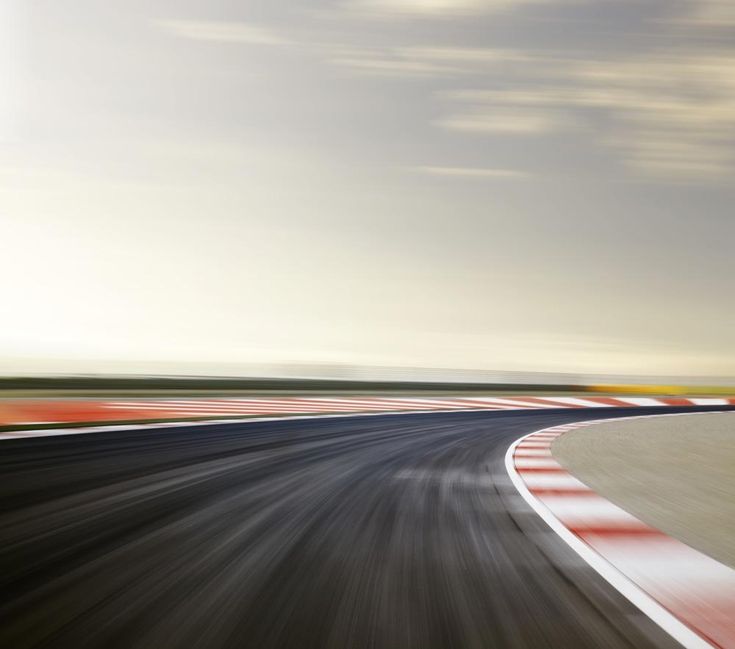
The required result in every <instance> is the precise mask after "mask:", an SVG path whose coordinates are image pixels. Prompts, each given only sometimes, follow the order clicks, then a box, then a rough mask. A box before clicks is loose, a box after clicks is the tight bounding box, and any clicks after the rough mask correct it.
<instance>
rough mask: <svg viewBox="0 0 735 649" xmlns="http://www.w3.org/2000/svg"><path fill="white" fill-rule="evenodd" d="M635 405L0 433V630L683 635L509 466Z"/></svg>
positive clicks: (525, 638)
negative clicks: (563, 527)
mask: <svg viewBox="0 0 735 649" xmlns="http://www.w3.org/2000/svg"><path fill="white" fill-rule="evenodd" d="M676 410H677V409H676V408H656V409H653V410H652V412H657V413H663V412H673V411H676ZM690 410H691V409H690ZM645 412H646V410H645V409H640V408H638V409H635V410H627V409H614V410H613V409H607V410H606V409H599V410H595V411H592V410H589V409H580V410H564V411H545V412H541V411H538V410H535V411H520V412H495V413H489V412H480V413H449V414H425V413H421V414H412V415H398V416H395V415H387V416H372V417H354V418H328V419H312V420H297V421H280V422H262V423H242V424H240V423H238V424H228V425H218V426H209V427H197V428H191V427H189V428H187V427H186V426H182V427H180V428H171V429H162V430H150V431H132V432H120V433H100V434H90V435H76V436H68V437H44V438H35V439H27V440H13V441H5V442H2V443H0V481H1V482H0V486H1V488H0V597H1V598H2V600H1V601H0V647H3V648H5V647H7V648H8V649H11V648H12V649H23V648H26V647H45V648H55V647H73V648H74V649H82V648H86V647H95V648H100V649H102V648H104V649H114V648H126V649H127V648H131V647H135V648H138V647H145V648H150V649H166V648H169V647H177V648H178V647H181V648H186V649H189V648H200V647H202V648H204V647H207V648H209V647H214V648H219V647H256V648H258V649H265V648H269V647H294V648H298V649H311V648H320V649H321V648H332V647H339V648H356V649H360V648H368V647H374V648H381V649H409V648H414V647H415V648H421V649H432V648H437V649H440V648H441V649H451V648H458V649H459V648H462V649H474V648H476V647H477V648H480V647H482V648H483V649H487V648H489V647H524V648H533V649H536V648H541V647H554V648H564V649H573V648H576V647H591V648H592V647H594V648H605V647H630V648H633V647H634V648H636V649H645V648H647V647H670V646H677V645H675V643H674V642H673V641H671V640H670V639H668V636H666V635H665V634H664V633H663V632H662V631H660V630H658V628H657V627H655V626H654V625H653V624H652V623H651V622H650V621H648V619H647V618H645V617H644V616H643V615H642V614H640V613H639V612H638V611H637V610H636V609H635V608H634V607H633V606H632V605H630V604H629V603H628V602H627V601H626V600H624V599H623V598H622V597H621V596H619V595H618V594H617V593H616V591H614V590H613V589H612V588H611V587H609V586H608V585H607V584H606V583H605V582H604V581H603V580H602V579H601V578H599V577H598V576H597V575H596V573H594V572H593V571H592V570H591V569H590V568H588V567H587V566H586V564H584V563H582V562H581V560H579V559H578V558H577V557H576V555H575V554H574V553H572V552H571V550H569V549H568V548H567V547H566V546H565V545H564V544H563V543H562V542H561V541H560V540H559V539H558V538H557V537H556V535H555V534H554V533H553V532H551V531H549V530H548V528H546V527H545V525H544V524H543V523H542V522H541V521H540V519H538V518H537V517H536V515H535V514H534V513H533V512H532V511H531V510H530V509H529V508H528V507H527V505H526V504H525V503H524V502H523V501H522V499H521V498H520V496H518V495H517V493H516V491H515V489H514V488H513V487H512V485H511V484H510V481H509V479H508V477H507V475H506V472H505V467H504V464H503V459H504V455H505V452H506V449H507V447H508V445H509V444H510V443H511V442H512V441H514V440H515V439H517V438H518V437H520V436H521V435H523V434H525V433H527V432H531V431H533V430H536V429H539V428H543V427H545V426H550V425H554V424H559V423H562V422H568V421H574V420H583V419H591V418H597V417H611V416H612V417H615V416H625V415H630V414H643V413H645Z"/></svg>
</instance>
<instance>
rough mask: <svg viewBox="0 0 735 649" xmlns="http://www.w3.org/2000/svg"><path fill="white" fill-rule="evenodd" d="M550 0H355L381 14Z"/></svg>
mask: <svg viewBox="0 0 735 649" xmlns="http://www.w3.org/2000/svg"><path fill="white" fill-rule="evenodd" d="M544 1H548V0H351V1H350V2H347V3H346V5H347V7H348V8H350V9H352V10H353V11H356V12H359V13H363V14H367V15H374V16H380V17H400V16H412V15H413V16H416V15H419V16H438V17H441V16H451V15H455V16H463V15H476V14H484V13H492V12H496V11H504V10H507V9H515V8H517V7H519V6H523V5H529V4H539V3H542V2H544Z"/></svg>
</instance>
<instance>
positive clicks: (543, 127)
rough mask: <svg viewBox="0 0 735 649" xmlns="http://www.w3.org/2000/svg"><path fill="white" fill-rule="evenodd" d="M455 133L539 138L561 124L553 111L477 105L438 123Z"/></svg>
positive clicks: (522, 107)
mask: <svg viewBox="0 0 735 649" xmlns="http://www.w3.org/2000/svg"><path fill="white" fill-rule="evenodd" d="M436 123H437V125H439V126H441V127H443V128H446V129H449V130H453V131H470V132H475V133H495V134H499V135H539V134H541V133H549V132H551V131H554V130H557V129H558V128H560V126H561V123H562V120H561V119H560V118H559V116H558V115H557V114H556V112H555V111H554V110H553V109H548V108H543V109H542V108H538V107H534V106H513V107H507V106H497V107H492V108H490V109H488V107H483V106H482V105H477V104H476V105H474V106H470V107H468V108H467V109H466V110H463V111H461V112H458V113H455V114H453V115H451V116H450V117H447V118H446V119H443V120H439V121H437V122H436Z"/></svg>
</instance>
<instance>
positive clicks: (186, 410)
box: [0, 395, 735, 439]
mask: <svg viewBox="0 0 735 649" xmlns="http://www.w3.org/2000/svg"><path fill="white" fill-rule="evenodd" d="M731 405H732V406H735V398H733V397H727V398H726V397H722V398H712V397H692V398H683V397H660V398H653V397H623V396H620V397H602V396H595V395H589V396H585V397H564V396H549V397H532V396H525V397H524V396H505V397H420V396H402V397H379V396H375V397H371V396H361V397H330V396H321V397H267V398H257V397H227V398H226V397H222V398H213V399H203V398H200V399H198V398H189V399H184V398H179V399H176V398H172V399H161V398H159V399H136V400H107V399H100V400H90V399H50V400H49V399H47V400H37V399H16V400H0V426H29V425H38V426H41V425H59V424H71V425H74V424H80V423H92V424H94V423H98V424H100V425H102V424H103V423H104V424H110V423H113V422H115V421H118V422H124V421H144V420H159V421H161V420H174V419H185V418H192V417H201V418H211V419H214V418H223V419H226V418H228V417H257V416H269V417H270V416H282V415H296V414H298V415H306V414H332V413H334V414H337V413H345V414H349V413H370V412H376V413H399V412H421V411H432V412H438V411H461V410H492V411H495V410H543V409H550V408H630V407H631V406H635V407H639V406H644V407H651V406H654V407H655V406H662V407H664V406H731ZM8 435H9V433H0V439H2V438H5V437H8ZM12 436H13V437H16V436H19V435H16V434H15V433H14V434H13V435H12ZM23 436H25V437H27V436H29V433H28V432H26V433H25V434H24V435H23Z"/></svg>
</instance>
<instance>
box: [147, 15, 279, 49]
mask: <svg viewBox="0 0 735 649" xmlns="http://www.w3.org/2000/svg"><path fill="white" fill-rule="evenodd" d="M159 25H160V26H161V27H163V28H164V29H165V30H167V31H169V32H171V33H172V34H175V35H176V36H180V37H182V38H189V39H192V40H196V41H212V42H218V43H244V44H248V45H280V44H282V43H284V42H286V41H285V40H284V39H283V38H282V37H281V36H279V35H277V34H275V33H274V32H272V31H271V30H269V29H267V28H265V27H261V26H259V25H253V24H250V23H244V22H231V21H228V22H217V21H205V20H162V21H159Z"/></svg>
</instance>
